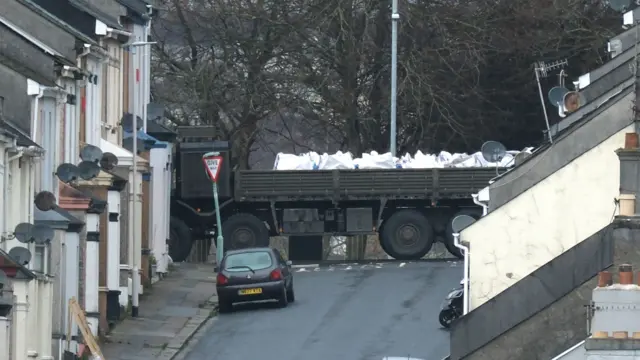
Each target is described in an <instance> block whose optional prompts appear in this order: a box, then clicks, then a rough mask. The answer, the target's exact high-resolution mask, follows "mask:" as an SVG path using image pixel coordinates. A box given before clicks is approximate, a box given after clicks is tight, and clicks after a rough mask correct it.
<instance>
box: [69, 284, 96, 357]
mask: <svg viewBox="0 0 640 360" xmlns="http://www.w3.org/2000/svg"><path fill="white" fill-rule="evenodd" d="M69 317H72V318H73V320H75V322H76V324H77V325H78V328H79V329H80V332H81V333H82V338H83V339H84V342H85V344H86V345H87V346H88V347H89V350H90V351H91V354H92V355H94V356H99V357H100V359H101V360H105V358H104V355H102V350H100V346H99V345H98V342H97V341H96V338H95V337H94V336H93V333H92V332H91V328H90V327H89V323H88V322H87V317H86V316H85V315H84V311H83V310H82V308H81V307H80V304H78V301H77V300H76V298H75V297H72V298H71V299H70V300H69ZM69 320H71V319H69ZM67 331H68V334H67V341H69V339H71V321H69V326H68V329H67Z"/></svg>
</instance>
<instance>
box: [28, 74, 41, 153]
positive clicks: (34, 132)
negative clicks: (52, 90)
mask: <svg viewBox="0 0 640 360" xmlns="http://www.w3.org/2000/svg"><path fill="white" fill-rule="evenodd" d="M34 85H35V82H34ZM27 86H28V85H27ZM30 90H32V89H30ZM28 95H32V96H33V95H35V96H34V98H33V113H32V114H31V139H32V140H33V141H36V135H37V134H38V114H39V111H38V103H39V102H40V99H41V98H42V97H43V96H44V89H43V88H42V87H41V86H40V84H38V90H37V92H32V91H29V92H28Z"/></svg>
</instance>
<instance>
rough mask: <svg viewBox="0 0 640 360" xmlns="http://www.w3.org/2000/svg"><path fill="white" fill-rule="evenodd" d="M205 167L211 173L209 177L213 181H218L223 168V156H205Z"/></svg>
mask: <svg viewBox="0 0 640 360" xmlns="http://www.w3.org/2000/svg"><path fill="white" fill-rule="evenodd" d="M202 161H203V162H204V168H205V170H206V171H207V174H209V178H210V179H211V180H212V181H213V182H218V175H220V169H222V156H219V155H214V156H206V155H205V156H203V157H202Z"/></svg>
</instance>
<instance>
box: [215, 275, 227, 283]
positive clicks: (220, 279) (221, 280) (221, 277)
mask: <svg viewBox="0 0 640 360" xmlns="http://www.w3.org/2000/svg"><path fill="white" fill-rule="evenodd" d="M228 282H229V279H227V277H226V276H224V275H222V274H218V276H216V283H217V284H218V285H226V284H227V283H228Z"/></svg>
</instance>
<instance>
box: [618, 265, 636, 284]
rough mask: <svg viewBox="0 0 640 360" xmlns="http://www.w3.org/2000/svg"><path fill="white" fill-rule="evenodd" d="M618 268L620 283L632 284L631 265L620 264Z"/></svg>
mask: <svg viewBox="0 0 640 360" xmlns="http://www.w3.org/2000/svg"><path fill="white" fill-rule="evenodd" d="M619 270H620V284H622V285H631V284H633V267H631V265H629V264H622V265H620V267H619Z"/></svg>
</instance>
